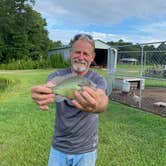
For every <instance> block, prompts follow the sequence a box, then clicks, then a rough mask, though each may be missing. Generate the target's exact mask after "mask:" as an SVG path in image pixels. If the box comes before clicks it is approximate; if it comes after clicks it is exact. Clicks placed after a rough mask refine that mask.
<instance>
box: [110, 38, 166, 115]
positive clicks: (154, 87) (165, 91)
mask: <svg viewBox="0 0 166 166" xmlns="http://www.w3.org/2000/svg"><path fill="white" fill-rule="evenodd" d="M115 48H116V49H117V57H116V58H117V65H116V68H114V67H111V66H112V65H111V66H108V68H109V69H108V74H109V81H110V82H109V83H111V88H110V89H111V91H112V93H111V95H110V97H111V98H112V100H115V101H118V102H121V103H124V104H128V105H131V106H134V107H139V108H142V109H145V110H147V111H150V112H154V113H156V114H160V115H162V116H166V41H163V42H153V43H143V44H136V45H123V46H116V47H115ZM112 53H113V52H112ZM112 55H113V54H112ZM112 57H114V59H115V56H112ZM109 61H111V60H109ZM108 65H109V64H108Z"/></svg>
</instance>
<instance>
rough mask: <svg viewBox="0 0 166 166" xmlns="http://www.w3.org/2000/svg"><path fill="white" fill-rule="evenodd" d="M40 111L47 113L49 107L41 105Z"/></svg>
mask: <svg viewBox="0 0 166 166" xmlns="http://www.w3.org/2000/svg"><path fill="white" fill-rule="evenodd" d="M40 109H42V110H45V111H47V110H49V107H48V106H47V105H41V106H40Z"/></svg>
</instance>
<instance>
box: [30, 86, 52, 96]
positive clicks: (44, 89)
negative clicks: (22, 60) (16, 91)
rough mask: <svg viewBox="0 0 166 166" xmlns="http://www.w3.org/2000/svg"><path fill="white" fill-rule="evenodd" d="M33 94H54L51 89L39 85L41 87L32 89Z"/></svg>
mask: <svg viewBox="0 0 166 166" xmlns="http://www.w3.org/2000/svg"><path fill="white" fill-rule="evenodd" d="M31 92H32V93H39V94H42V93H44V94H49V93H52V90H51V88H49V87H47V86H42V85H39V86H35V87H33V88H32V89H31Z"/></svg>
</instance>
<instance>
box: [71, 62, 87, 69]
mask: <svg viewBox="0 0 166 166" xmlns="http://www.w3.org/2000/svg"><path fill="white" fill-rule="evenodd" d="M71 63H72V67H73V69H74V70H75V71H76V72H84V71H85V70H86V69H87V68H88V64H87V62H85V61H81V60H77V59H74V60H72V61H71Z"/></svg>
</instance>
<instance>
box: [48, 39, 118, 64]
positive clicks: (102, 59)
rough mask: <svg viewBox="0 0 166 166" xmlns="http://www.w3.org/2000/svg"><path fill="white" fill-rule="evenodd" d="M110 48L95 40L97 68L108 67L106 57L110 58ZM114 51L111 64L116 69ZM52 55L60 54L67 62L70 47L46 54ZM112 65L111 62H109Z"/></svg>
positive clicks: (53, 50)
mask: <svg viewBox="0 0 166 166" xmlns="http://www.w3.org/2000/svg"><path fill="white" fill-rule="evenodd" d="M109 49H110V46H109V45H108V44H106V43H105V42H103V41H101V40H95V52H96V56H95V59H94V61H95V65H97V66H101V67H105V66H107V65H108V57H109V56H110V54H111V53H110V51H109ZM113 50H114V53H115V54H114V55H115V57H114V58H113V61H114V62H113V64H114V67H116V63H117V52H116V51H115V49H113ZM54 54H61V55H62V56H63V58H64V60H68V59H69V54H70V46H69V45H68V46H64V47H59V48H55V49H51V50H49V52H48V55H49V56H51V55H54ZM111 63H112V62H111Z"/></svg>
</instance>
